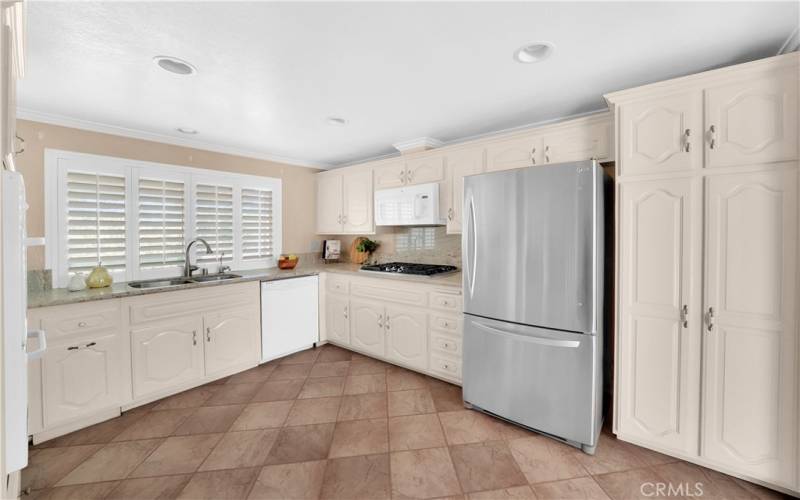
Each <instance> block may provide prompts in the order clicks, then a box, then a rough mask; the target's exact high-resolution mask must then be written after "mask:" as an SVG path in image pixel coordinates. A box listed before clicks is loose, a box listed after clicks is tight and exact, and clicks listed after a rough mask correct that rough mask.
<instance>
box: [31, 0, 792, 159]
mask: <svg viewBox="0 0 800 500" xmlns="http://www.w3.org/2000/svg"><path fill="white" fill-rule="evenodd" d="M799 5H800V3H798V2H794V1H792V2H783V3H767V2H709V3H671V2H664V3H649V2H642V3H633V2H631V3H620V2H589V3H556V2H553V3H549V2H548V3H530V2H529V3H491V2H483V3H460V2H459V3H453V2H442V3H401V2H397V3H346V2H326V3H267V2H169V3H157V2H110V3H106V2H103V3H101V2H80V3H75V2H39V1H33V2H30V3H29V4H28V29H29V31H28V53H27V61H26V75H25V78H24V80H23V81H22V82H21V84H20V91H19V97H18V99H19V106H20V111H21V116H22V117H26V116H27V117H30V118H37V119H46V120H50V121H54V122H59V123H65V124H70V123H72V124H77V123H82V126H85V127H88V128H92V127H94V128H102V127H103V126H105V125H108V126H113V127H121V128H124V129H127V131H126V133H130V134H133V135H136V134H139V135H141V136H146V137H149V136H152V137H155V138H157V139H158V138H159V137H160V138H161V140H165V141H171V140H176V141H181V140H186V139H187V138H186V136H184V135H182V134H180V133H178V132H176V131H175V129H176V128H177V127H190V128H195V129H197V130H199V134H198V135H196V136H193V137H192V138H191V140H192V141H196V142H195V143H194V144H195V145H198V146H200V147H204V146H205V147H209V148H211V149H215V148H216V149H219V148H223V149H228V150H238V151H242V152H245V154H250V155H253V156H261V157H270V156H273V157H282V158H285V159H291V160H294V161H296V162H297V163H301V164H329V165H336V164H341V163H344V162H352V161H355V160H359V159H365V158H369V157H374V156H377V155H382V154H387V153H391V152H393V148H392V146H391V145H392V144H393V143H397V142H401V141H405V140H409V139H413V138H417V137H421V136H430V137H435V138H437V139H440V140H443V141H453V140H457V139H459V138H464V137H467V136H472V135H476V134H482V133H486V132H491V131H496V130H501V129H504V128H509V127H515V126H520V125H524V124H529V123H535V122H539V121H545V120H549V119H554V118H558V117H564V116H569V115H574V114H579V113H585V112H589V111H593V110H600V109H603V108H604V102H603V100H602V97H601V96H602V94H603V93H605V92H609V91H614V90H620V89H624V88H628V87H633V86H637V85H641V84H645V83H649V82H655V81H659V80H663V79H666V78H671V77H675V76H680V75H686V74H690V73H695V72H698V71H703V70H707V69H711V68H715V67H719V66H726V65H729V64H733V63H738V62H744V61H748V60H752V59H757V58H761V57H767V56H772V55H775V54H776V53H777V51H778V49H779V48H780V47H781V45H782V44H783V43H784V41H785V40H786V39H787V37H789V36H790V34H791V33H792V30H793V29H795V28H796V27H797V25H798V16H799V15H800V14H799V12H798V6H799ZM535 40H548V41H551V42H553V43H554V44H555V45H556V52H555V53H554V55H553V56H552V57H551V58H549V59H547V60H546V61H544V62H542V63H539V64H529V65H523V64H519V63H516V62H515V61H514V60H513V59H512V54H513V52H514V50H515V49H517V48H518V47H519V46H520V45H522V44H524V43H525V42H529V41H535ZM156 55H171V56H176V57H179V58H182V59H185V60H187V61H189V62H191V63H193V64H194V65H195V66H196V67H197V68H198V74H196V75H193V76H178V75H173V74H170V73H167V72H165V71H163V70H161V69H159V68H158V67H157V66H156V65H155V64H154V63H153V62H152V58H153V57H154V56H156ZM330 115H337V116H342V117H344V118H346V119H347V120H348V124H347V125H346V126H344V127H334V126H331V125H328V124H327V123H326V121H325V118H326V117H327V116H330ZM78 121H81V122H78ZM153 134H155V135H153Z"/></svg>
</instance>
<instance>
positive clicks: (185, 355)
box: [131, 316, 205, 398]
mask: <svg viewBox="0 0 800 500" xmlns="http://www.w3.org/2000/svg"><path fill="white" fill-rule="evenodd" d="M131 355H132V363H133V395H134V397H135V398H138V397H141V396H145V395H147V394H150V393H153V392H157V391H160V390H164V389H169V388H171V387H174V386H176V385H178V384H181V383H183V382H187V381H190V380H199V379H201V378H203V375H204V373H205V371H204V367H203V321H202V318H201V317H198V316H188V317H184V318H177V319H174V320H168V321H163V322H160V323H159V324H158V325H154V326H151V327H147V328H141V329H137V330H133V331H131Z"/></svg>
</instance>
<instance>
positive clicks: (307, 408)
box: [286, 397, 342, 425]
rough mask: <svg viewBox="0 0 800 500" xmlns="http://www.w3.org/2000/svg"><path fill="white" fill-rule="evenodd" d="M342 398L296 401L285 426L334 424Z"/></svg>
mask: <svg viewBox="0 0 800 500" xmlns="http://www.w3.org/2000/svg"><path fill="white" fill-rule="evenodd" d="M341 401H342V398H340V397H334V398H314V399H298V400H297V401H295V403H294V406H292V410H291V411H290V412H289V416H288V418H287V419H286V425H309V424H324V423H326V422H336V416H337V415H338V414H339V405H340V404H341Z"/></svg>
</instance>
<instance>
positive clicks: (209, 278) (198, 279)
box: [192, 274, 241, 283]
mask: <svg viewBox="0 0 800 500" xmlns="http://www.w3.org/2000/svg"><path fill="white" fill-rule="evenodd" d="M236 278H241V276H239V275H238V274H207V275H205V276H194V277H192V281H194V282H196V283H206V282H208V281H223V280H232V279H236Z"/></svg>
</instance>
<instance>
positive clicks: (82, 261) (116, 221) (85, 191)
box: [65, 170, 127, 275]
mask: <svg viewBox="0 0 800 500" xmlns="http://www.w3.org/2000/svg"><path fill="white" fill-rule="evenodd" d="M126 185H127V179H126V177H125V176H124V175H114V174H109V173H93V172H81V171H76V170H68V171H67V172H66V189H65V195H66V196H65V203H66V228H65V230H66V235H65V236H66V249H65V250H66V261H67V262H66V264H67V273H68V274H69V275H72V274H74V273H76V272H88V271H90V270H91V269H92V268H93V267H95V266H96V265H97V264H98V262H102V264H103V265H104V266H105V267H106V268H108V270H109V271H111V272H114V273H117V274H120V273H122V274H124V273H125V271H126V267H127V266H126V259H127V251H126V230H127V226H126V218H125V208H126V192H127V190H126Z"/></svg>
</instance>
